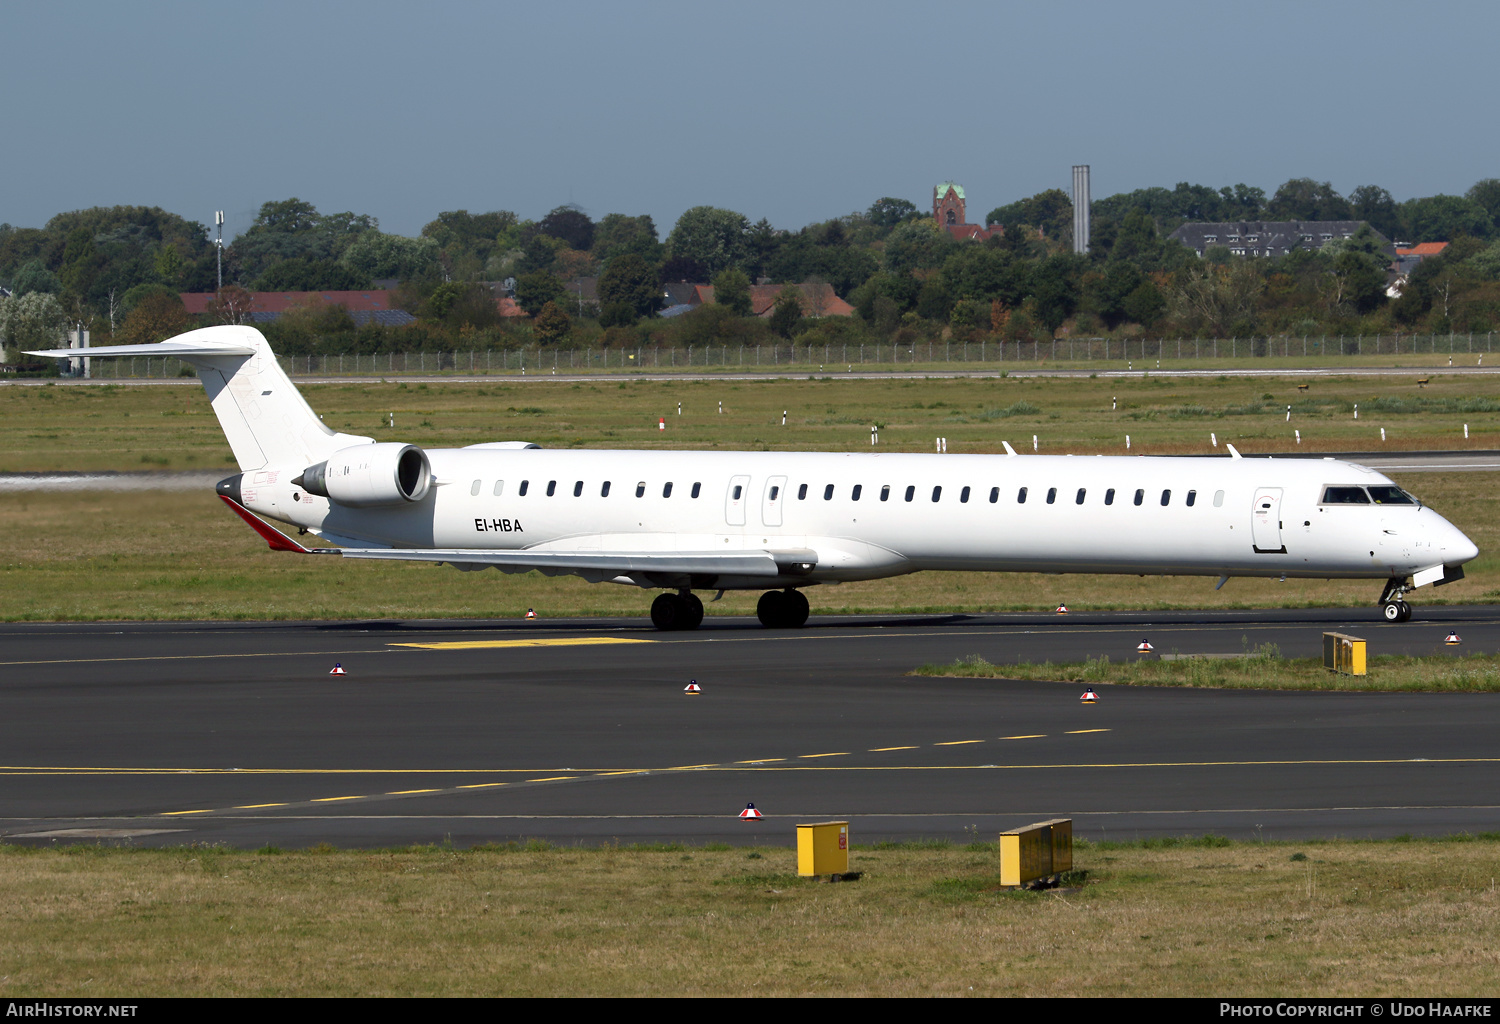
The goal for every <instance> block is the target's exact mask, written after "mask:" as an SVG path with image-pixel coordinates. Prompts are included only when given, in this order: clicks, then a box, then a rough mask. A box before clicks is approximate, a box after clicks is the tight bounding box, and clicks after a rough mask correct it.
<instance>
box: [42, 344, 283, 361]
mask: <svg viewBox="0 0 1500 1024" xmlns="http://www.w3.org/2000/svg"><path fill="white" fill-rule="evenodd" d="M26 354H27V355H28V356H47V357H48V358H51V359H86V358H89V357H92V356H101V357H102V356H177V357H178V358H184V357H188V356H253V355H254V354H255V348H254V346H252V345H250V344H248V343H242V342H235V341H207V340H199V341H162V342H157V343H156V344H154V345H101V346H100V347H99V348H53V349H45V350H42V351H37V352H30V351H28V352H27V353H26Z"/></svg>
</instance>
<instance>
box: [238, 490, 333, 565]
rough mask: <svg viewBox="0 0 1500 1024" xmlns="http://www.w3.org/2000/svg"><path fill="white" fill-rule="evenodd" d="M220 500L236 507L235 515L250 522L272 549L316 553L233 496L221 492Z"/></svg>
mask: <svg viewBox="0 0 1500 1024" xmlns="http://www.w3.org/2000/svg"><path fill="white" fill-rule="evenodd" d="M219 500H220V501H222V502H223V503H224V504H226V505H228V506H229V507H230V508H232V509H234V514H235V515H237V516H239V517H240V518H241V519H243V520H244V521H245V522H247V523H249V524H250V529H252V530H254V531H255V532H256V533H258V534H260V535H261V536H262V537H264V538H265V541H266V543H267V544H269V545H271V550H272V551H295V552H297V554H299V555H311V554H313V553H314V552H313V551H312V549H311V548H305V547H303V546H302V545H301V544H298V543H297V542H296V541H294V540H292V538H290V537H288V536H287V535H286V534H284V533H282V532H281V531H280V530H273V529H272V528H271V527H269V526H267V525H266V524H265V523H263V522H261V521H260V519H258V518H257V517H256V516H255V515H254V513H252V512H251V511H250V510H249V509H248V508H246V507H245V506H244V505H241V504H240V503H239V502H237V501H235V500H234V499H233V498H230V497H228V496H226V495H223V494H221V495H219Z"/></svg>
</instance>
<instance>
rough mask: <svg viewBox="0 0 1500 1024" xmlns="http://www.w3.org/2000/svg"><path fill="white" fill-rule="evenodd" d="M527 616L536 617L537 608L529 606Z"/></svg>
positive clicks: (529, 617)
mask: <svg viewBox="0 0 1500 1024" xmlns="http://www.w3.org/2000/svg"><path fill="white" fill-rule="evenodd" d="M526 617H527V618H528V619H534V618H536V609H535V608H528V609H526Z"/></svg>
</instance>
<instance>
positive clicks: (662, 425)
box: [656, 416, 667, 430]
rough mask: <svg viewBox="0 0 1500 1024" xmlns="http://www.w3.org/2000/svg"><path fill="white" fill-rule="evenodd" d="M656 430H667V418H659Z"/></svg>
mask: <svg viewBox="0 0 1500 1024" xmlns="http://www.w3.org/2000/svg"><path fill="white" fill-rule="evenodd" d="M656 429H657V430H666V429H667V418H666V417H665V416H661V417H658V418H657V421H656Z"/></svg>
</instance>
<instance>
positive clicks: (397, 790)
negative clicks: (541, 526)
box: [385, 789, 442, 796]
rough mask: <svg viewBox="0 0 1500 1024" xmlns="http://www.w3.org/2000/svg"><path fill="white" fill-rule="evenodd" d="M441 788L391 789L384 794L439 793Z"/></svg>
mask: <svg viewBox="0 0 1500 1024" xmlns="http://www.w3.org/2000/svg"><path fill="white" fill-rule="evenodd" d="M441 792H442V790H441V789H393V790H391V791H390V792H388V793H386V794H385V795H386V796H410V795H411V794H413V793H441Z"/></svg>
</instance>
